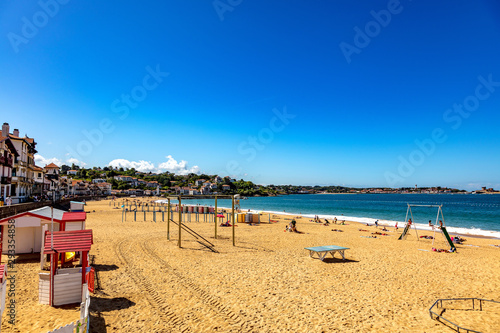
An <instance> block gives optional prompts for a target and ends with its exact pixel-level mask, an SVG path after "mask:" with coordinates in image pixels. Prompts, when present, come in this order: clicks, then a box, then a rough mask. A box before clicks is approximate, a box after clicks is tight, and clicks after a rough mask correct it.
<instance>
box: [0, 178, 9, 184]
mask: <svg viewBox="0 0 500 333" xmlns="http://www.w3.org/2000/svg"><path fill="white" fill-rule="evenodd" d="M11 181H12V178H11V177H0V184H2V185H8V184H10V183H11Z"/></svg>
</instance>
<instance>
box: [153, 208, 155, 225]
mask: <svg viewBox="0 0 500 333" xmlns="http://www.w3.org/2000/svg"><path fill="white" fill-rule="evenodd" d="M153 221H155V223H156V210H153Z"/></svg>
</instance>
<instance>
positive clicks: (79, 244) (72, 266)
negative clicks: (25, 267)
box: [38, 229, 94, 306]
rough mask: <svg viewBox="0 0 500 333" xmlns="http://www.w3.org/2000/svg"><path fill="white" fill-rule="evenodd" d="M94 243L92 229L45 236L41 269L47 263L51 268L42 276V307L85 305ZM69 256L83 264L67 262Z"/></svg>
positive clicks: (39, 296) (39, 292) (47, 232)
mask: <svg viewBox="0 0 500 333" xmlns="http://www.w3.org/2000/svg"><path fill="white" fill-rule="evenodd" d="M93 243H94V240H93V235H92V230H91V229H86V230H73V231H54V232H53V233H52V232H49V231H46V232H45V238H44V246H43V252H42V254H41V266H42V268H44V266H45V260H47V262H48V263H50V265H49V267H48V269H49V272H46V271H44V272H41V273H39V283H38V301H39V303H41V304H48V305H52V306H59V305H65V304H73V303H80V302H81V301H82V293H83V292H84V288H87V284H86V279H87V273H88V272H90V267H89V260H88V254H89V251H90V248H91V247H92V244H93ZM67 253H71V254H72V255H71V256H73V257H74V258H79V260H77V261H74V260H71V261H66V258H68V256H67V255H66V254H67ZM68 264H69V265H68Z"/></svg>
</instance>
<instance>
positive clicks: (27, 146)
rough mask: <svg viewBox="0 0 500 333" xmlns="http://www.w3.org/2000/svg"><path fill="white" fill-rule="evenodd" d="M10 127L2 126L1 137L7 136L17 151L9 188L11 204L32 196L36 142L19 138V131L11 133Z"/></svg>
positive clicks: (15, 130)
mask: <svg viewBox="0 0 500 333" xmlns="http://www.w3.org/2000/svg"><path fill="white" fill-rule="evenodd" d="M9 131H10V127H9V124H8V123H3V125H2V136H3V134H7V135H6V136H8V137H9V138H10V139H11V141H12V143H13V144H14V147H15V148H16V150H17V154H18V155H17V156H15V157H14V164H13V167H12V179H11V187H10V195H11V198H12V203H20V202H25V201H26V199H27V198H28V197H29V196H30V195H31V194H32V191H33V185H34V182H35V181H34V179H33V167H34V166H35V158H34V155H35V154H36V152H37V151H36V149H35V147H36V142H35V140H34V139H33V138H29V137H28V136H26V135H25V136H24V137H20V136H19V130H18V129H14V131H13V132H12V133H10V132H9Z"/></svg>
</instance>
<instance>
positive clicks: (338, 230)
mask: <svg viewBox="0 0 500 333" xmlns="http://www.w3.org/2000/svg"><path fill="white" fill-rule="evenodd" d="M332 231H337V232H344V230H340V229H332Z"/></svg>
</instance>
